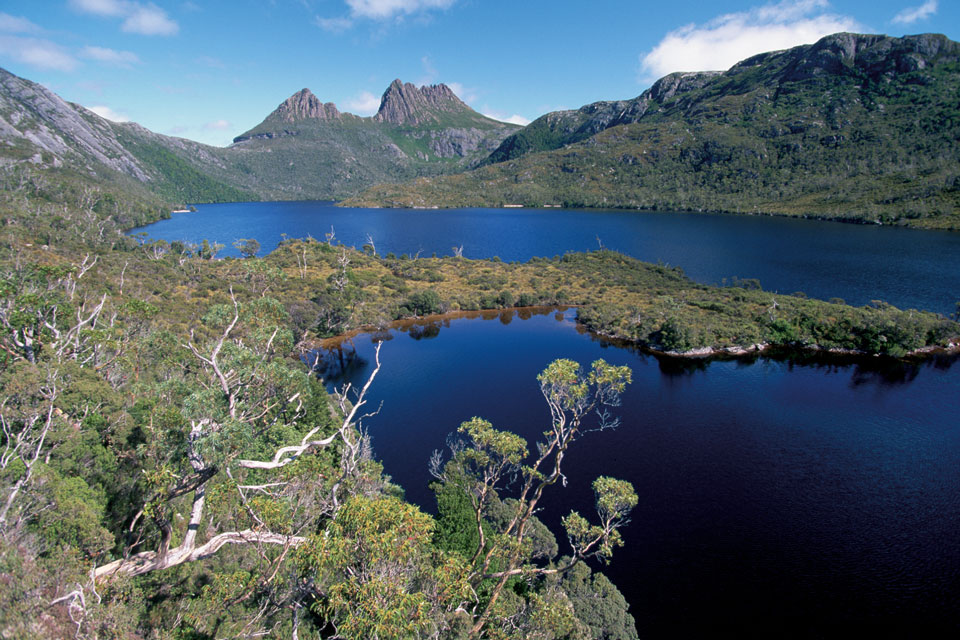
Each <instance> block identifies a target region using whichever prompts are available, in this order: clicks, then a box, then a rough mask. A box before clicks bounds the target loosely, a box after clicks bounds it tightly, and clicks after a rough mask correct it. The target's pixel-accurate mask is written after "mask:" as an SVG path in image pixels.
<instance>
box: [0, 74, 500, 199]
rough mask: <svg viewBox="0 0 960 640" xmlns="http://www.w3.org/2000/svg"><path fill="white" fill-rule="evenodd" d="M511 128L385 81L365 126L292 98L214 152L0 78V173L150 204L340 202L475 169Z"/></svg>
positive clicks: (435, 92)
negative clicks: (375, 188) (35, 176)
mask: <svg viewBox="0 0 960 640" xmlns="http://www.w3.org/2000/svg"><path fill="white" fill-rule="evenodd" d="M517 129H518V127H517V126H516V125H511V124H507V123H503V122H498V121H496V120H491V119H490V118H487V117H485V116H482V115H480V114H479V113H477V112H475V111H474V110H472V109H471V108H470V107H468V106H467V105H466V104H464V103H463V102H461V101H460V99H459V98H457V96H456V95H454V93H453V92H452V91H451V90H450V89H449V88H448V87H447V86H445V85H436V86H431V87H422V88H417V87H415V86H413V85H412V84H403V83H401V82H400V81H399V80H397V81H394V82H393V83H392V84H391V85H390V87H389V88H388V89H387V90H386V92H385V93H384V95H383V98H382V101H381V105H380V110H379V112H378V113H377V114H376V115H375V116H373V117H370V118H361V117H358V116H355V115H353V114H350V113H341V112H340V111H339V110H338V109H337V107H336V106H335V105H334V104H332V103H326V104H324V103H321V102H320V101H319V100H318V99H317V98H316V96H314V95H313V94H312V93H311V92H310V91H309V90H307V89H304V90H303V91H300V92H298V93H296V94H294V95H293V96H291V97H290V98H288V99H287V100H286V101H284V102H283V103H282V104H280V106H279V107H277V109H276V110H275V111H274V112H273V113H271V114H270V115H268V116H267V118H266V119H265V120H264V121H263V122H262V123H260V124H259V125H257V126H256V127H254V128H253V129H251V130H250V131H248V132H246V133H245V134H243V135H242V136H238V137H237V139H236V142H235V144H234V145H233V146H231V147H228V148H225V149H224V148H218V147H210V146H207V145H203V144H200V143H197V142H193V141H190V140H185V139H183V138H174V137H170V136H164V135H160V134H157V133H153V132H151V131H149V130H147V129H145V128H143V127H141V126H140V125H137V124H135V123H116V122H111V121H109V120H105V119H103V118H101V117H100V116H98V115H96V114H94V113H92V112H91V111H88V110H87V109H85V108H83V107H81V106H80V105H76V104H72V103H69V102H67V101H65V100H63V99H62V98H60V97H59V96H58V95H56V94H55V93H53V92H52V91H50V90H48V89H46V88H45V87H43V86H41V85H38V84H36V83H34V82H31V81H29V80H26V79H23V78H19V77H17V76H15V75H13V74H11V73H9V72H7V71H4V70H3V69H0V168H2V167H7V170H8V171H9V170H12V168H14V167H18V168H19V170H28V171H31V172H34V173H35V172H41V173H44V174H50V175H54V174H56V175H57V176H58V178H57V179H58V180H66V181H68V182H71V183H75V184H80V185H87V186H99V187H109V188H110V189H112V190H113V191H116V192H117V193H124V194H126V195H127V196H128V197H137V198H141V199H143V200H144V201H145V202H146V201H149V202H151V203H152V204H151V205H150V206H151V207H153V206H159V205H157V203H159V202H165V203H170V204H184V203H192V202H210V201H225V200H255V199H259V198H271V199H282V198H288V199H298V198H320V199H334V198H342V197H345V196H350V195H354V194H356V193H358V192H359V191H361V190H362V189H365V188H367V187H370V186H372V185H374V184H377V183H379V182H384V181H396V180H404V179H409V178H414V177H417V176H422V175H440V174H444V173H450V172H454V171H461V170H463V169H466V168H470V167H473V166H476V165H477V164H478V163H479V162H480V161H482V160H483V159H484V158H486V157H487V156H488V155H489V154H490V152H491V151H493V150H494V149H496V148H497V146H498V145H499V144H500V143H501V142H502V141H503V139H504V138H505V137H506V136H508V135H510V134H511V133H514V132H515V131H516V130H517ZM162 208H167V209H169V204H165V205H163V206H162Z"/></svg>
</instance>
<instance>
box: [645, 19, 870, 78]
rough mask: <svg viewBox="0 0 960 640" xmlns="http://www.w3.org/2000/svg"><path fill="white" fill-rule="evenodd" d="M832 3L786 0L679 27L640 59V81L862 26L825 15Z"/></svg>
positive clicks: (723, 65)
mask: <svg viewBox="0 0 960 640" xmlns="http://www.w3.org/2000/svg"><path fill="white" fill-rule="evenodd" d="M828 6H829V3H828V2H827V0H783V1H782V2H778V3H776V4H767V5H764V6H762V7H754V8H752V9H750V10H748V11H743V12H740V13H728V14H726V15H722V16H719V17H717V18H714V19H713V20H711V21H710V22H707V23H706V24H703V25H696V24H688V25H686V26H683V27H680V28H679V29H675V30H674V31H671V32H670V33H668V34H667V35H666V36H664V38H663V40H661V41H660V43H659V44H657V46H655V47H654V48H653V49H652V50H651V51H649V52H648V53H646V54H644V55H642V56H641V57H640V66H641V69H642V74H641V75H642V77H641V80H643V81H650V80H654V79H656V78H659V77H661V76H663V75H666V74H668V73H672V72H674V71H707V70H724V69H729V68H730V67H732V66H733V65H734V64H736V63H737V62H740V61H741V60H744V59H746V58H749V57H750V56H753V55H756V54H758V53H763V52H765V51H776V50H780V49H788V48H790V47H795V46H797V45H801V44H809V43H813V42H816V41H817V40H819V39H820V38H822V37H824V36H826V35H829V34H831V33H837V32H838V31H858V30H862V27H861V26H860V25H859V24H858V23H857V21H856V20H855V19H853V18H852V17H849V16H840V15H835V14H830V13H826V10H827V8H828Z"/></svg>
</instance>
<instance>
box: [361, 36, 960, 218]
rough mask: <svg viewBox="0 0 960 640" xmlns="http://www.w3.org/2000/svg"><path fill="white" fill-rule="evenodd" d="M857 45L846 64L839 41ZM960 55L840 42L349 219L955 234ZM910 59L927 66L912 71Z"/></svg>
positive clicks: (959, 193) (534, 133)
mask: <svg viewBox="0 0 960 640" xmlns="http://www.w3.org/2000/svg"><path fill="white" fill-rule="evenodd" d="M844 38H847V39H853V38H858V39H860V40H861V41H862V42H861V43H860V44H859V45H858V47H859V49H858V51H859V53H858V54H857V56H856V57H855V58H854V59H850V58H847V57H844V55H845V54H843V53H842V47H843V44H842V42H841V41H842V40H843V39H844ZM958 52H960V46H958V45H957V43H954V42H951V41H949V40H947V39H946V38H944V37H942V36H929V35H928V36H916V37H912V38H909V39H908V38H904V39H893V38H884V37H880V36H852V35H849V34H839V35H837V36H830V37H828V38H825V39H824V40H822V41H821V42H820V43H818V44H817V45H811V46H805V47H797V48H795V49H791V50H789V51H785V52H779V53H772V54H763V55H761V56H756V57H755V58H752V59H751V60H748V61H744V62H742V63H740V64H739V65H737V66H735V67H734V68H733V69H731V70H730V71H728V72H725V73H723V74H714V75H710V74H674V75H672V76H667V77H666V78H664V79H662V80H660V81H658V83H657V84H655V85H654V87H653V88H651V89H650V90H649V91H647V92H645V93H644V94H643V95H641V96H640V97H638V98H637V99H635V100H632V101H622V102H613V103H596V104H594V105H588V106H587V107H584V108H582V109H581V110H579V111H572V112H559V113H552V114H548V115H546V116H543V117H542V118H540V119H538V120H537V121H535V122H533V123H531V124H530V125H529V126H528V127H527V128H525V129H524V130H522V131H521V132H519V133H517V134H514V135H513V136H511V137H510V138H508V139H507V140H506V141H504V143H503V145H501V147H500V149H498V150H497V151H496V152H495V153H494V154H492V155H491V157H490V162H491V163H492V164H488V165H487V166H484V167H481V168H479V169H477V170H474V171H471V172H467V173H463V174H458V175H453V176H447V177H443V178H421V179H418V180H416V181H414V182H411V183H407V184H400V185H381V186H378V187H374V188H372V189H370V190H368V191H366V192H365V193H363V194H361V195H360V196H358V197H356V198H353V199H350V200H348V201H347V202H346V203H345V204H347V205H350V206H369V205H378V206H403V207H418V206H440V207H464V206H494V207H497V206H503V205H506V204H520V205H524V206H529V207H538V206H545V205H565V206H570V207H611V208H627V209H657V210H682V211H687V210H692V211H724V212H734V213H766V214H780V215H803V216H809V217H821V218H829V219H840V220H850V221H855V222H868V223H874V222H879V223H884V224H891V223H892V224H904V225H910V226H920V227H932V228H949V229H957V228H960V172H958V170H957V167H958V166H960V155H958V153H960V151H958V147H957V145H956V140H957V139H958V137H960V111H958V109H957V103H956V96H957V94H958V92H960V53H958ZM917 60H921V61H923V64H919V63H918V62H917Z"/></svg>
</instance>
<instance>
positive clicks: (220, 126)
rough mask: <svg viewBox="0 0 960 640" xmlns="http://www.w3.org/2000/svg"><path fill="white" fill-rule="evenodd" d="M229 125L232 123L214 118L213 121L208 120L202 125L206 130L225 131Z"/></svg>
mask: <svg viewBox="0 0 960 640" xmlns="http://www.w3.org/2000/svg"><path fill="white" fill-rule="evenodd" d="M231 126H233V125H231V124H230V123H229V122H227V121H226V120H214V121H213V122H208V123H207V124H205V125H203V128H204V129H206V130H207V131H226V130H227V129H229V128H230V127H231Z"/></svg>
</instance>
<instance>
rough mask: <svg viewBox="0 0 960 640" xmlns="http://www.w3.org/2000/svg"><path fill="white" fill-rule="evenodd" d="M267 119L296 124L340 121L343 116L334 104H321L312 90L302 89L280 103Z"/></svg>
mask: <svg viewBox="0 0 960 640" xmlns="http://www.w3.org/2000/svg"><path fill="white" fill-rule="evenodd" d="M267 118H268V119H274V120H281V121H283V122H296V121H297V120H304V119H307V118H314V119H317V120H340V119H341V115H340V111H339V110H338V109H337V105H335V104H334V103H332V102H326V103H324V102H320V100H319V98H317V96H315V95H313V93H312V92H311V91H310V89H301V90H300V91H298V92H296V93H295V94H293V95H292V96H290V97H289V98H287V99H286V100H284V101H283V102H282V103H280V106H279V107H277V108H276V110H274V112H273V113H271V114H270V115H269V116H267Z"/></svg>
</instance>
